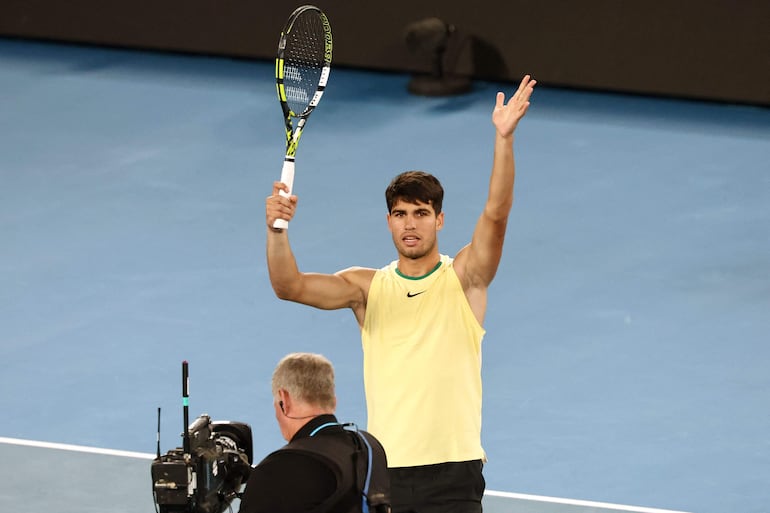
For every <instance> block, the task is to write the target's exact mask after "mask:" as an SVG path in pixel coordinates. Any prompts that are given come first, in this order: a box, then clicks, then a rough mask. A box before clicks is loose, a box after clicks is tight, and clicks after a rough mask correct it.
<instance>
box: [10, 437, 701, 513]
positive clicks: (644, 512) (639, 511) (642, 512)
mask: <svg viewBox="0 0 770 513" xmlns="http://www.w3.org/2000/svg"><path fill="white" fill-rule="evenodd" d="M0 443H3V444H10V445H24V446H27V447H39V448H42V449H59V450H63V451H75V452H87V453H92V454H104V455H107V456H123V457H127V458H140V459H145V460H152V459H155V454H150V453H145V452H133V451H118V450H115V449H100V448H98V447H86V446H83V445H70V444H58V443H52V442H38V441H35V440H22V439H19V438H5V437H2V436H0ZM484 495H489V496H492V497H503V498H507V499H520V500H527V501H535V502H548V503H552V504H565V505H569V506H585V507H593V508H605V509H619V510H622V511H624V512H633V513H686V512H684V511H674V510H670V509H657V508H644V507H639V506H625V505H621V504H610V503H607V502H594V501H584V500H578V499H560V498H558V497H545V496H542V495H528V494H525V493H511V492H496V491H494V490H486V491H485V492H484Z"/></svg>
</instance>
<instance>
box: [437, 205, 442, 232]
mask: <svg viewBox="0 0 770 513" xmlns="http://www.w3.org/2000/svg"><path fill="white" fill-rule="evenodd" d="M443 227H444V211H443V210H442V211H441V213H440V214H439V215H437V216H436V231H439V230H441V229H442V228H443Z"/></svg>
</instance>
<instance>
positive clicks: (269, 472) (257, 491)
mask: <svg viewBox="0 0 770 513" xmlns="http://www.w3.org/2000/svg"><path fill="white" fill-rule="evenodd" d="M336 488H337V479H336V476H335V474H334V472H333V471H332V470H331V469H330V468H329V467H328V466H327V465H325V464H324V463H323V462H321V461H320V460H318V459H317V458H313V457H312V456H310V455H307V454H302V453H299V452H294V451H284V450H279V451H276V452H274V453H272V454H270V455H269V456H267V457H266V458H265V459H264V460H262V462H261V463H260V464H259V465H257V466H256V467H254V468H253V469H252V471H251V475H250V476H249V479H248V482H247V483H246V490H245V492H244V496H243V499H242V501H241V510H240V511H241V513H261V512H266V511H270V512H286V513H290V512H291V513H295V512H297V511H309V510H310V509H312V508H313V506H315V505H317V504H319V503H321V502H322V501H323V500H325V499H326V498H327V497H329V496H330V495H331V494H333V493H334V491H335V490H336Z"/></svg>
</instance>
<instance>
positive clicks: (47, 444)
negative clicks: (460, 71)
mask: <svg viewBox="0 0 770 513" xmlns="http://www.w3.org/2000/svg"><path fill="white" fill-rule="evenodd" d="M408 78H409V77H408V76H405V75H400V74H381V73H374V72H365V71H360V70H351V69H334V70H333V71H332V75H331V78H330V82H329V86H328V89H327V93H326V95H325V96H324V99H323V102H322V103H321V105H320V107H319V109H318V110H317V111H316V112H315V113H314V114H313V116H312V118H311V119H310V121H309V124H308V128H307V130H306V132H305V134H304V135H303V140H302V144H301V145H300V149H299V151H298V156H297V179H296V183H295V192H296V193H297V194H298V195H299V197H300V206H299V210H298V214H297V218H296V219H295V220H294V222H293V223H292V226H291V228H290V234H291V239H292V243H293V246H294V250H295V252H296V254H297V258H298V261H299V265H300V267H301V268H303V269H304V270H314V271H322V272H333V271H336V270H339V269H341V268H344V267H348V266H351V265H364V266H369V267H379V266H381V265H384V264H386V263H388V262H389V261H391V260H393V259H394V258H395V252H394V250H393V248H392V243H391V241H390V237H389V233H388V232H387V228H386V225H385V213H386V212H385V204H384V198H383V191H384V189H385V186H386V185H387V183H388V182H389V180H390V179H391V178H392V176H394V175H395V174H396V173H398V172H400V171H403V170H406V169H424V170H427V171H431V172H433V173H435V174H436V175H437V176H439V178H440V179H441V180H442V182H443V183H444V186H445V188H446V190H447V193H446V197H445V201H444V209H445V211H446V225H445V228H444V230H443V231H442V233H441V237H440V241H441V242H440V244H441V249H442V252H445V253H449V254H454V253H455V252H456V251H457V250H459V249H460V247H462V246H463V245H464V244H465V243H466V242H467V241H468V239H469V237H470V234H471V231H472V228H473V224H474V222H475V220H476V218H477V216H478V215H479V213H480V209H481V207H482V205H483V200H484V197H485V193H486V186H487V178H488V172H489V168H490V165H491V156H492V152H491V143H492V137H493V128H492V126H491V123H490V120H489V117H490V113H491V109H492V106H493V103H494V95H495V92H496V91H497V90H498V89H500V88H505V89H506V90H508V91H512V90H513V86H512V85H511V84H495V83H488V82H478V83H476V84H475V87H474V90H473V91H472V92H471V93H470V94H468V95H465V96H461V97H456V98H433V99H428V98H420V97H416V96H411V95H409V94H408V93H407V89H406V86H407V81H408ZM274 96H275V86H274V81H273V64H272V63H270V62H245V61H234V60H228V59H216V58H208V57H196V56H180V55H166V54H153V53H144V52H133V51H125V50H116V49H97V48H88V47H74V46H59V45H53V44H43V43H32V42H22V41H15V40H2V39H0V248H2V249H1V250H0V409H1V410H2V412H3V422H2V426H1V427H0V437H2V438H0V459H1V460H2V462H3V464H2V465H1V466H0V469H1V470H0V510H2V511H4V512H5V511H7V512H16V513H18V512H27V511H29V512H32V511H34V512H38V511H57V512H69V511H72V512H75V511H77V512H84V511H97V510H98V511H105V510H108V511H113V512H122V511H125V512H132V513H133V512H136V513H139V512H147V511H152V500H151V497H150V476H149V459H148V458H149V457H151V455H152V454H154V453H155V439H156V434H155V430H156V410H157V408H158V407H162V411H163V418H162V422H161V424H162V432H161V446H162V450H163V451H164V452H165V451H166V450H168V449H171V448H172V447H175V446H177V445H179V443H180V439H179V433H180V431H181V429H182V426H183V423H182V408H181V362H182V360H188V361H189V362H190V375H191V377H190V379H191V394H190V411H191V415H192V416H197V415H198V414H200V413H203V412H207V413H209V414H210V415H211V416H212V417H213V418H214V419H215V420H237V421H242V422H247V423H249V424H250V425H251V426H252V429H253V431H254V437H255V447H254V452H255V454H256V455H264V454H267V453H268V452H269V451H271V450H272V449H274V448H276V447H278V446H279V445H281V443H282V440H281V438H280V435H279V433H278V430H277V428H276V426H275V421H274V419H273V413H272V406H271V397H270V390H269V379H270V374H271V372H272V369H273V367H274V365H275V364H276V362H277V361H278V360H279V359H280V357H282V356H283V355H284V354H286V353H288V352H292V351H314V352H320V353H323V354H325V355H326V356H328V357H329V358H330V359H331V360H332V361H333V362H334V363H335V367H336V371H337V382H338V398H339V409H338V416H339V417H340V418H341V419H343V420H346V421H356V422H358V423H359V424H360V425H365V424H366V411H365V405H364V399H363V385H362V377H361V350H360V340H359V337H358V333H357V327H356V324H355V321H354V319H353V316H352V315H351V314H350V313H349V312H346V311H341V312H323V311H316V310H313V309H310V308H307V307H302V306H299V305H294V304H290V303H285V302H281V301H279V300H277V299H276V298H275V297H274V295H273V293H272V290H271V288H270V285H269V281H268V278H267V274H266V266H265V258H264V230H265V224H264V198H265V197H266V196H267V195H268V194H269V193H270V190H271V185H272V182H273V180H275V179H277V178H278V175H279V173H280V167H281V163H282V160H283V151H284V141H283V127H282V120H281V113H280V109H279V107H278V104H277V101H276V100H275V98H274ZM532 102H533V104H532V108H531V110H530V112H529V113H528V114H527V117H526V118H525V119H524V120H523V121H522V123H521V125H520V127H519V130H518V131H517V140H516V152H517V164H518V168H517V185H516V203H515V205H514V209H513V212H512V215H511V219H510V222H509V228H508V238H507V241H506V248H505V254H504V256H503V262H502V264H501V268H500V271H499V272H498V275H497V277H496V280H495V282H494V284H493V286H492V289H491V291H490V301H489V309H488V314H487V319H486V323H485V327H486V329H487V335H486V337H485V340H484V348H483V351H484V371H483V372H484V386H485V391H484V427H483V437H484V438H483V442H484V446H485V449H486V451H487V453H488V456H489V462H488V463H487V465H486V466H485V477H486V480H487V487H488V490H489V493H488V495H487V497H486V499H485V501H486V502H485V504H486V511H491V512H493V513H495V512H498V513H502V512H508V511H511V512H534V513H597V512H598V513H605V512H611V511H655V510H659V509H667V510H677V511H687V512H693V513H695V512H697V513H768V512H770V506H769V505H770V344H768V340H769V339H770V228H769V227H770V165H769V164H768V162H770V111H768V110H767V109H764V108H759V107H752V106H734V105H722V104H709V103H699V102H689V101H681V100H671V99H656V98H645V97H633V96H623V95H612V94H600V93H593V92H580V91H566V90H559V89H554V88H548V87H544V86H538V88H537V90H536V92H535V95H534V97H533V100H532ZM39 442H43V443H42V444H41V443H39ZM57 444H64V445H57ZM83 448H98V449H99V450H98V451H96V452H87V451H85V450H84V449H83ZM116 451H117V452H116ZM600 503H601V504H600ZM611 505H618V506H611ZM620 505H625V506H620Z"/></svg>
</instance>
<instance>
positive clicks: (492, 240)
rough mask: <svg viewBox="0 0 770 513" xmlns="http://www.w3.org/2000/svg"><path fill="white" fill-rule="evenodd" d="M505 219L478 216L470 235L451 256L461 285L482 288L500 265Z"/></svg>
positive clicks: (489, 281)
mask: <svg viewBox="0 0 770 513" xmlns="http://www.w3.org/2000/svg"><path fill="white" fill-rule="evenodd" d="M506 224H507V219H504V220H501V221H495V220H492V219H490V218H488V217H486V216H485V215H484V214H482V215H481V217H479V220H478V222H477V223H476V228H475V229H474V231H473V238H472V239H471V242H470V244H468V245H467V246H465V247H464V248H463V249H461V250H460V252H459V253H458V254H457V256H456V257H455V270H456V271H457V274H458V276H459V277H460V281H461V282H462V283H463V287H464V288H466V289H467V288H470V287H473V288H477V287H481V288H486V287H487V286H489V284H490V283H491V282H492V280H493V279H494V277H495V274H496V273H497V268H498V266H499V265H500V259H501V258H502V255H503V243H504V242H505V229H506Z"/></svg>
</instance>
